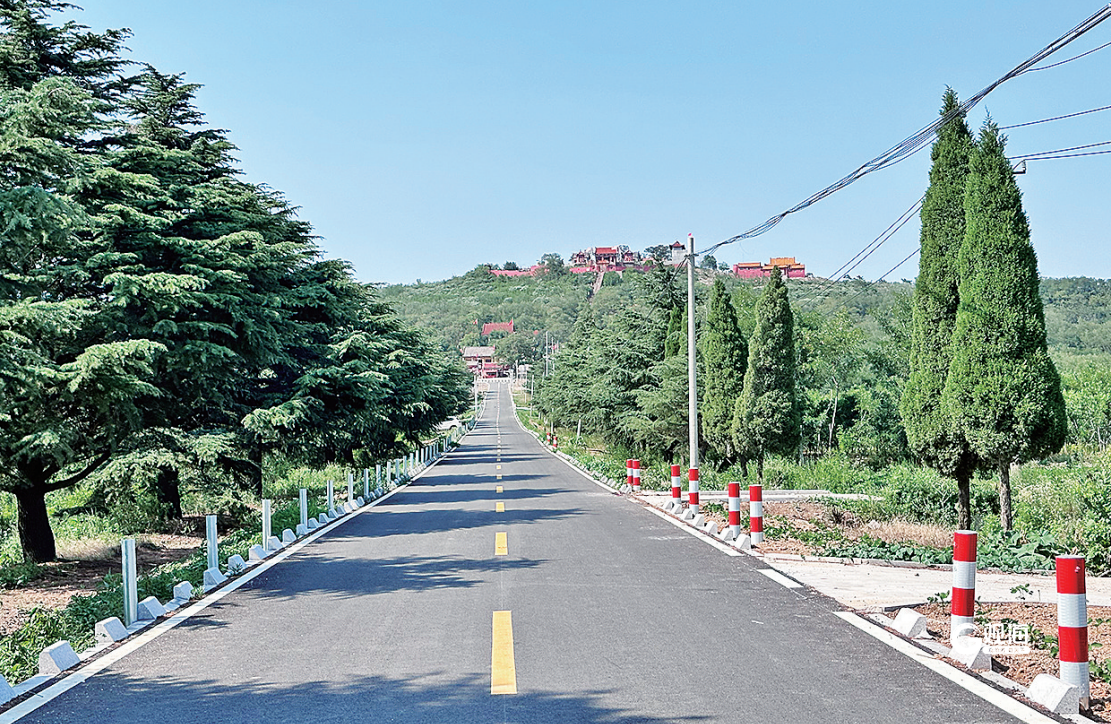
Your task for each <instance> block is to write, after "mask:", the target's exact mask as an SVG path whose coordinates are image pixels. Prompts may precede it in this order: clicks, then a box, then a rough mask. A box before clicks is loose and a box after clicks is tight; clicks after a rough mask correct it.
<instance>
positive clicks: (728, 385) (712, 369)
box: [699, 277, 748, 465]
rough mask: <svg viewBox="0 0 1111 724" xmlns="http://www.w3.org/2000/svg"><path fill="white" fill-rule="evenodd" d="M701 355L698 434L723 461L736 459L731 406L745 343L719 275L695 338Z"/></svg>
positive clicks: (736, 395) (741, 384)
mask: <svg viewBox="0 0 1111 724" xmlns="http://www.w3.org/2000/svg"><path fill="white" fill-rule="evenodd" d="M699 351H700V352H701V355H702V383H703V384H702V391H701V395H702V435H703V437H705V439H706V442H707V443H709V444H710V445H711V446H712V447H713V448H714V449H716V450H717V451H718V453H719V454H720V455H721V457H722V458H723V460H724V462H725V464H726V465H731V464H732V463H733V461H734V460H735V459H736V457H737V455H736V446H735V445H734V444H733V408H734V407H735V405H736V401H737V399H738V398H739V397H740V396H741V392H742V391H743V390H744V373H745V366H746V365H747V364H748V343H747V342H746V341H745V338H744V335H743V334H742V333H741V328H740V326H739V325H738V323H737V310H736V309H734V308H733V302H732V300H731V299H730V298H729V292H728V291H726V289H725V282H723V281H722V279H721V278H720V277H718V278H717V279H715V280H714V286H713V289H712V290H711V292H710V302H709V309H708V310H707V312H706V322H705V325H704V326H703V330H702V335H701V337H700V338H699Z"/></svg>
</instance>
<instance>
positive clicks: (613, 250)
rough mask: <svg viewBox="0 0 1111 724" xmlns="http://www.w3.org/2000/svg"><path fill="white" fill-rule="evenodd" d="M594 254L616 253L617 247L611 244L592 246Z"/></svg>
mask: <svg viewBox="0 0 1111 724" xmlns="http://www.w3.org/2000/svg"><path fill="white" fill-rule="evenodd" d="M594 253H595V254H616V253H617V247H613V246H598V247H595V248H594Z"/></svg>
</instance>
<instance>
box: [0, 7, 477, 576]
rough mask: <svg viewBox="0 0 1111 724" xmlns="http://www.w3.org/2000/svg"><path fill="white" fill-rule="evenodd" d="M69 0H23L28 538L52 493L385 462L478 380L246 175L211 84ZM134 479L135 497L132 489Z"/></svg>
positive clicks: (24, 515) (4, 291)
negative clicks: (270, 466)
mask: <svg viewBox="0 0 1111 724" xmlns="http://www.w3.org/2000/svg"><path fill="white" fill-rule="evenodd" d="M67 7H68V6H67V5H66V4H65V3H62V2H56V1H55V0H13V1H12V2H5V3H3V4H2V5H0V163H2V166H0V171H2V173H0V490H4V491H7V492H10V493H12V494H13V495H14V496H15V499H16V501H17V508H18V523H17V525H18V533H19V537H20V542H21V546H22V549H23V552H24V556H25V558H26V559H28V560H32V561H49V560H53V559H54V558H55V556H56V551H55V547H54V539H53V534H52V532H51V528H50V521H49V517H48V515H47V507H46V500H45V499H46V495H47V494H48V493H50V492H51V491H56V490H60V489H64V488H66V487H70V486H74V485H77V484H79V483H82V482H83V481H88V480H91V479H93V478H98V479H101V480H102V481H106V482H104V484H105V485H107V486H111V485H117V486H124V487H127V486H129V485H135V484H138V483H137V482H136V481H140V480H141V481H143V482H142V484H143V485H144V486H146V488H147V490H148V492H149V493H150V494H151V495H153V496H155V497H156V498H157V499H158V501H159V502H160V503H161V504H162V505H163V507H164V510H165V513H166V514H167V515H169V516H180V515H181V496H182V490H181V486H182V480H183V479H189V480H191V481H196V480H198V479H199V478H198V477H197V475H196V474H195V473H196V471H197V470H198V469H202V468H203V469H204V471H205V478H204V479H206V480H208V481H210V483H211V484H213V485H218V486H230V487H232V488H240V489H243V490H248V491H254V492H256V493H257V492H261V487H262V473H263V470H264V458H265V457H266V456H281V457H282V458H284V459H286V460H289V461H292V462H295V463H297V464H322V463H328V462H343V463H346V464H355V463H356V462H359V463H363V464H366V463H367V462H369V461H371V460H374V459H381V458H385V457H387V456H390V455H394V454H397V453H399V452H401V451H403V450H405V449H407V448H408V446H410V445H411V444H413V443H415V442H416V441H418V440H419V438H420V437H421V436H422V435H426V434H428V433H429V432H431V431H432V430H433V429H434V427H435V425H436V424H437V423H438V422H440V421H442V420H443V419H444V418H446V417H447V416H449V415H451V414H454V413H455V412H457V411H459V410H460V409H462V407H463V406H464V405H465V403H466V400H467V399H468V397H469V395H468V392H467V390H468V384H469V379H468V377H467V375H466V373H465V371H464V370H463V368H462V366H461V364H460V363H459V362H458V361H449V359H448V357H446V356H445V355H444V354H443V353H442V351H441V350H440V349H439V347H438V346H436V345H432V344H430V343H429V342H428V341H427V340H426V338H425V336H424V335H423V334H421V333H418V332H417V331H415V330H414V329H413V328H412V327H411V326H409V325H407V324H405V323H403V322H402V321H401V320H400V319H399V318H398V317H397V316H396V315H395V314H394V313H393V311H392V310H391V309H390V307H389V306H388V305H387V304H385V303H384V302H383V301H381V300H380V299H379V298H378V297H377V296H376V294H375V293H374V292H373V291H372V290H371V289H368V288H367V287H365V286H362V285H360V284H358V283H356V282H355V281H354V280H353V278H352V274H351V269H350V268H349V265H348V264H347V263H345V262H342V261H330V260H323V259H322V258H321V256H320V248H319V247H318V246H317V244H316V242H315V240H314V238H313V236H312V234H311V228H310V226H309V224H308V223H306V222H305V221H302V220H300V219H298V218H297V215H296V213H295V208H294V207H293V206H292V205H290V203H289V202H287V201H286V200H285V198H284V197H283V196H282V195H281V194H280V193H279V192H277V191H274V190H272V189H270V188H269V187H267V186H265V185H259V184H253V183H248V182H247V181H245V180H243V179H242V178H240V173H239V171H238V170H237V169H236V167H235V161H234V159H233V157H232V154H233V153H234V151H235V148H234V146H233V145H232V144H231V143H230V142H229V140H228V137H227V132H226V131H225V130H222V129H217V128H213V127H211V126H208V125H207V124H206V123H205V122H204V118H203V114H202V113H201V112H200V111H199V110H198V109H197V107H196V106H195V104H194V96H195V93H196V91H197V88H198V86H197V85H196V84H192V83H187V82H185V80H184V78H183V76H182V75H181V74H167V73H164V72H161V71H159V70H157V69H156V68H154V67H152V66H149V65H136V64H134V63H132V62H131V61H128V60H125V59H124V58H123V55H122V53H123V50H124V47H123V44H124V42H125V41H126V39H127V37H128V32H127V31H124V30H109V31H106V32H102V33H97V32H93V31H91V30H90V29H88V28H87V27H85V26H82V25H80V24H77V23H75V22H73V21H68V22H65V23H62V24H60V25H59V24H52V22H51V18H52V15H53V14H54V13H57V12H60V11H63V10H65V9H66V8H67ZM118 499H120V500H122V501H126V500H128V499H129V494H127V493H124V494H122V495H119V496H118Z"/></svg>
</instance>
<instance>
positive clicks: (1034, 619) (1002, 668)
mask: <svg viewBox="0 0 1111 724" xmlns="http://www.w3.org/2000/svg"><path fill="white" fill-rule="evenodd" d="M915 610H917V611H918V612H919V613H921V614H922V615H923V616H925V617H926V619H927V621H928V623H927V626H926V630H927V631H929V632H930V634H931V635H932V636H933V637H934V638H935V639H938V640H939V641H942V642H944V643H949V604H947V603H930V604H926V605H923V606H918V607H917V608H916V609H915ZM977 613H978V614H982V615H984V616H986V617H987V619H988V621H989V622H990V623H1004V622H1005V621H1015V622H1017V623H1018V624H1019V625H1022V624H1026V625H1028V626H1029V627H1030V630H1031V633H1032V637H1033V631H1034V630H1035V629H1037V630H1038V631H1040V632H1041V633H1043V634H1045V635H1047V636H1052V637H1056V636H1057V605H1056V604H1053V603H1029V602H1026V603H984V604H979V605H978V606H977ZM1088 618H1089V619H1090V620H1092V621H1096V620H1099V619H1108V618H1111V607H1106V606H1089V607H1088ZM1093 644H1098V645H1099V646H1093ZM1088 646H1089V651H1088V657H1089V661H1090V662H1091V661H1094V660H1096V659H1100V660H1102V659H1103V658H1104V657H1105V656H1106V654H1105V655H1102V656H1101V654H1102V652H1104V651H1106V652H1108V654H1111V623H1103V624H1099V625H1096V626H1089V627H1088ZM992 658H993V660H994V661H995V662H996V663H995V664H994V665H993V668H994V669H995V670H996V671H998V672H999V673H1001V674H1003V675H1004V676H1006V677H1007V678H1008V679H1010V680H1012V681H1017V682H1018V683H1020V684H1022V685H1023V686H1030V684H1031V683H1032V682H1033V681H1034V677H1035V676H1037V675H1038V674H1052V675H1053V676H1057V675H1058V672H1059V666H1058V663H1057V659H1056V658H1055V657H1054V656H1053V655H1052V654H1051V652H1050V651H1049V650H1048V649H1042V648H1036V647H1031V651H1030V653H1029V654H1016V655H999V656H994V657H992ZM1091 689H1092V711H1091V712H1090V713H1089V716H1091V718H1092V719H1094V720H1095V721H1105V722H1111V684H1108V683H1106V682H1103V681H1096V680H1094V679H1093V680H1092V682H1091Z"/></svg>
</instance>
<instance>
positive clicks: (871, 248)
mask: <svg viewBox="0 0 1111 724" xmlns="http://www.w3.org/2000/svg"><path fill="white" fill-rule="evenodd" d="M925 199H926V197H925V195H923V196H922V197H920V198H919V199H918V200H917V201H915V202H914V203H913V204H911V206H910V208H908V209H907V210H906V211H904V212H903V213H902V214H901V215H900V216H899V218H897V219H895V221H893V222H891V225H890V226H888V227H887V228H886V229H884V230H883V232H882V233H881V234H880V235H879V236H877V237H876V238H875V239H873V240H872V241H871V242H870V243H869V244H868V245H867V246H865V247H864V248H863V249H862V250H861V251H860V252H858V253H857V255H856V256H854V257H853V258H852V259H849V261H847V262H845V263H844V264H842V265H841V268H840V269H838V270H837V271H835V272H833V274H832V275H830V278H829V279H828V280H827V281H826V282H825V284H823V285H822V286H820V287H819V288H818V289H815V290H813V293H812V294H809V295H807V296H805V297H800V298H799V299H798V303H799V304H802V303H803V302H812V301H815V300H817V299H819V298H820V297H823V296H826V294H827V293H828V292H829V291H830V290H831V289H833V287H834V286H836V285H837V282H839V281H842V280H843V279H845V277H847V276H848V275H849V274H850V273H851V272H852V271H853V270H855V269H856V268H857V267H858V266H860V265H861V264H862V263H863V262H864V260H865V259H867V258H868V257H869V256H871V255H872V253H873V252H875V251H876V250H877V249H879V248H880V247H881V246H883V244H884V243H886V242H887V240H888V239H890V238H891V237H892V236H894V235H895V234H896V232H898V231H899V229H901V228H903V226H905V225H906V223H907V222H908V221H910V220H911V219H912V218H914V215H915V214H916V213H917V212H918V210H919V209H921V208H922V202H923V201H925ZM858 260H859V261H858ZM854 261H855V262H856V263H855V264H854V263H853V262H854ZM850 265H851V266H850ZM846 267H847V268H846ZM842 272H844V273H842Z"/></svg>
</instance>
